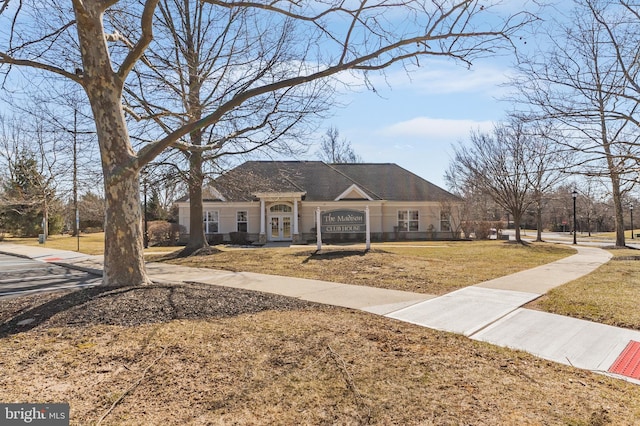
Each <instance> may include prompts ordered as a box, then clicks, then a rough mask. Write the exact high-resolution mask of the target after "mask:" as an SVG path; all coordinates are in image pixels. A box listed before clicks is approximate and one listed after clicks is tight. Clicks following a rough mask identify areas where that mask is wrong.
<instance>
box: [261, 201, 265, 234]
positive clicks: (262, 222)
mask: <svg viewBox="0 0 640 426" xmlns="http://www.w3.org/2000/svg"><path fill="white" fill-rule="evenodd" d="M264 226H265V211H264V200H260V235H265V234H266V232H265V229H264Z"/></svg>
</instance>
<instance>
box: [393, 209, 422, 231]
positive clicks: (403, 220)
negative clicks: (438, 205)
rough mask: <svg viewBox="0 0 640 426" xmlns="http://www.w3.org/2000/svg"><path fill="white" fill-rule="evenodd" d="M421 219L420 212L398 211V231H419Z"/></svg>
mask: <svg viewBox="0 0 640 426" xmlns="http://www.w3.org/2000/svg"><path fill="white" fill-rule="evenodd" d="M419 223H420V217H419V214H418V210H400V211H398V230H399V231H414V232H415V231H418V228H419V226H418V225H419Z"/></svg>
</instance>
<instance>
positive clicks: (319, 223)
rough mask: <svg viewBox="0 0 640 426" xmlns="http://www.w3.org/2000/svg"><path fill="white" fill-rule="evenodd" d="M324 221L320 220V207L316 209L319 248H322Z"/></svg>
mask: <svg viewBox="0 0 640 426" xmlns="http://www.w3.org/2000/svg"><path fill="white" fill-rule="evenodd" d="M321 228H322V222H321V221H320V207H318V208H317V209H316V240H317V242H318V245H317V250H318V251H320V250H322V230H321Z"/></svg>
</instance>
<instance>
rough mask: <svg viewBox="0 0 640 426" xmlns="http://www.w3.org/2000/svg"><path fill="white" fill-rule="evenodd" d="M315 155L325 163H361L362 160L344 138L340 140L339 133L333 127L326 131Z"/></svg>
mask: <svg viewBox="0 0 640 426" xmlns="http://www.w3.org/2000/svg"><path fill="white" fill-rule="evenodd" d="M317 154H318V158H319V159H320V160H322V161H324V162H325V163H361V162H362V158H361V157H360V156H359V155H358V154H356V153H355V151H354V150H353V148H352V147H351V143H350V142H349V141H348V140H346V139H345V138H340V132H339V131H338V129H337V128H335V127H330V128H329V129H327V133H325V136H324V138H322V141H321V142H320V149H319V150H318V152H317Z"/></svg>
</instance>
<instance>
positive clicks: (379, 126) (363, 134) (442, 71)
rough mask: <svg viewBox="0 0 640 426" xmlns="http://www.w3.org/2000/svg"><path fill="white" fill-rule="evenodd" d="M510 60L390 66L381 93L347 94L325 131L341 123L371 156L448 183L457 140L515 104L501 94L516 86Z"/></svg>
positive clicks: (344, 133) (357, 147) (344, 134)
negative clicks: (413, 67)
mask: <svg viewBox="0 0 640 426" xmlns="http://www.w3.org/2000/svg"><path fill="white" fill-rule="evenodd" d="M509 64H510V61H509V59H507V58H493V59H483V60H480V61H478V62H476V63H475V64H474V66H473V67H472V68H471V69H467V68H466V67H464V66H462V65H457V64H455V63H453V62H451V61H443V60H441V59H436V60H432V61H429V62H427V63H426V65H425V66H424V67H423V68H421V69H420V70H418V71H416V72H414V73H412V74H411V75H410V76H407V74H406V73H405V72H404V71H398V72H395V73H390V74H389V75H388V78H387V81H388V84H386V83H384V82H380V84H377V85H376V90H377V93H373V92H370V91H366V90H364V89H363V90H361V91H358V92H350V93H346V94H343V95H342V97H341V98H340V99H341V100H342V102H343V103H344V105H343V106H342V107H338V108H336V109H335V110H334V111H333V116H331V117H329V118H328V119H327V120H325V121H324V123H323V124H322V126H323V128H322V129H321V130H322V131H321V135H319V136H320V137H321V136H322V133H323V132H324V131H326V129H327V128H328V127H330V126H332V127H335V128H337V129H338V131H339V133H340V138H341V139H342V138H344V139H346V140H347V141H348V142H350V144H351V146H352V148H353V150H354V152H355V153H356V154H358V155H359V156H360V157H361V158H362V160H363V161H364V162H371V163H396V164H398V165H399V166H401V167H403V168H405V169H407V170H409V171H410V172H413V173H414V174H416V175H418V176H420V177H422V178H424V179H426V180H428V181H430V182H432V183H434V184H436V185H438V186H440V187H443V188H446V182H445V179H444V174H445V171H446V170H447V168H448V166H449V164H450V161H451V157H452V152H453V150H452V145H453V144H456V143H457V142H459V141H463V142H464V141H465V140H468V138H469V134H470V132H471V131H472V130H474V131H475V130H480V131H491V129H492V128H493V125H494V123H495V122H499V121H501V120H503V119H504V117H505V115H506V113H505V112H506V111H507V110H508V107H509V105H508V104H507V103H506V102H504V101H501V100H500V99H501V98H503V97H504V95H505V94H506V91H507V90H509V89H508V88H506V87H504V83H506V82H507V81H508V76H509V74H510V73H511V72H512V70H511V68H510V65H509ZM316 149H317V148H316ZM314 152H315V150H314V148H312V149H311V150H310V152H309V156H310V158H309V159H313V156H314Z"/></svg>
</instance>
